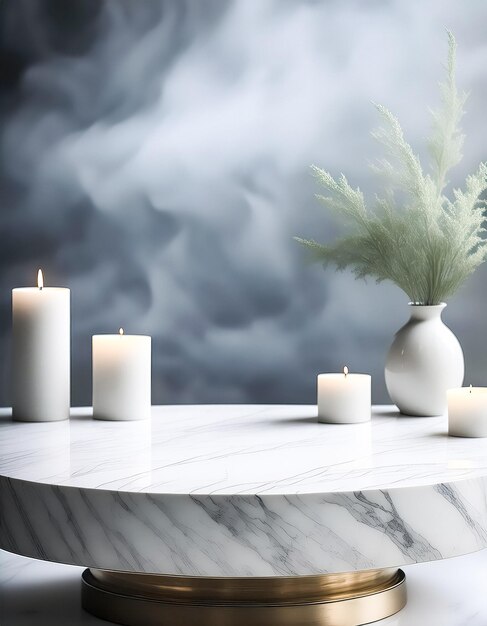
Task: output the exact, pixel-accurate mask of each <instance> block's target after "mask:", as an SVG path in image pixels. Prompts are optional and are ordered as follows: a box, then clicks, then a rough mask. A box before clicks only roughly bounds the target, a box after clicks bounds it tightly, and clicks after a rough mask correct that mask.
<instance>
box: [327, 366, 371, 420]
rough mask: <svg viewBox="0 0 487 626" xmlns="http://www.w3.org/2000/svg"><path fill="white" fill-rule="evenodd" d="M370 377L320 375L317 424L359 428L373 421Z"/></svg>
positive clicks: (346, 370)
mask: <svg viewBox="0 0 487 626" xmlns="http://www.w3.org/2000/svg"><path fill="white" fill-rule="evenodd" d="M370 413H371V377H370V375H369V374H349V372H348V367H344V368H343V374H319V375H318V421H320V422H324V423H329V424H357V423H359V422H366V421H368V420H370Z"/></svg>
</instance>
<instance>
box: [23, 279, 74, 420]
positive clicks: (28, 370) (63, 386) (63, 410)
mask: <svg viewBox="0 0 487 626" xmlns="http://www.w3.org/2000/svg"><path fill="white" fill-rule="evenodd" d="M37 282H38V284H37V287H20V288H17V289H13V290H12V415H13V419H14V420H18V421H25V422H53V421H58V420H64V419H67V418H68V417H69V405H70V292H69V289H63V288H60V287H44V284H43V282H44V280H43V276H42V271H41V270H39V272H38V276H37Z"/></svg>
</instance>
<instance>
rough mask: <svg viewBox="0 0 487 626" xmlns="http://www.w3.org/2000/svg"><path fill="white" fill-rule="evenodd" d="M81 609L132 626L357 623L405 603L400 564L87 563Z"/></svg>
mask: <svg viewBox="0 0 487 626" xmlns="http://www.w3.org/2000/svg"><path fill="white" fill-rule="evenodd" d="M82 578H83V580H82V584H83V589H82V603H83V608H84V609H86V610H87V611H89V612H90V613H92V614H93V615H96V616H97V617H100V618H102V619H106V620H109V621H111V622H116V623H117V624H125V625H126V626H304V625H305V626H357V625H358V624H368V623H370V622H375V621H377V620H380V619H383V618H385V617H387V616H389V615H392V614H393V613H397V611H399V610H400V609H402V608H403V606H404V605H405V604H406V585H405V580H406V577H405V575H404V572H403V571H402V570H396V569H383V570H367V571H361V572H348V573H345V574H326V575H322V576H302V577H292V578H290V577H282V578H281V577H276V578H187V577H184V576H153V575H148V574H128V573H120V572H106V571H102V570H85V571H84V572H83V577H82Z"/></svg>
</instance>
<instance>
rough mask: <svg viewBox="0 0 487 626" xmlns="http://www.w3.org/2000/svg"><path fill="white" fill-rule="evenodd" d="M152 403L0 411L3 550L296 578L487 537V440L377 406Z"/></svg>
mask: <svg viewBox="0 0 487 626" xmlns="http://www.w3.org/2000/svg"><path fill="white" fill-rule="evenodd" d="M316 414H317V412H316V407H314V406H270V405H269V406H251V405H250V406H249V405H230V406H210V405H206V406H164V407H153V414H152V420H151V421H146V422H100V421H95V420H92V419H91V414H90V411H89V410H88V409H74V410H73V412H72V418H71V420H69V421H66V422H50V423H30V424H27V423H16V422H12V421H11V418H10V413H9V411H7V410H3V411H2V412H1V414H0V548H3V549H5V550H8V551H10V552H14V553H17V554H22V555H24V556H29V557H34V558H38V559H43V560H48V561H57V562H61V563H70V564H75V565H84V566H87V567H92V568H99V569H104V570H120V571H126V572H145V573H155V574H176V575H185V576H232V577H234V576H299V575H310V574H322V573H331V572H342V571H353V570H363V569H371V568H387V567H395V566H400V565H404V564H408V563H416V562H422V561H430V560H436V559H442V558H447V557H451V556H455V555H459V554H465V553H468V552H473V551H476V550H480V549H481V548H484V547H486V546H487V441H486V440H482V439H456V438H450V437H448V436H447V434H446V433H447V422H446V418H445V417H439V418H417V417H415V418H408V417H404V416H400V415H399V414H398V413H396V412H395V411H394V410H393V407H387V406H382V407H374V411H373V418H372V421H371V422H370V423H365V424H357V425H327V424H319V423H318V422H317V418H316Z"/></svg>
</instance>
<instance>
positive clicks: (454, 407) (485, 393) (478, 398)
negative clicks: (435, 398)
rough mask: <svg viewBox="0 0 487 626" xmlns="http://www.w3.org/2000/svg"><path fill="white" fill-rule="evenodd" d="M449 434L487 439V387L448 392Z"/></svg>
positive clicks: (461, 388)
mask: <svg viewBox="0 0 487 626" xmlns="http://www.w3.org/2000/svg"><path fill="white" fill-rule="evenodd" d="M446 395H447V400H448V434H449V435H451V436H452V437H487V387H472V385H470V387H460V388H459V389H449V390H448V391H447V392H446Z"/></svg>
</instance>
